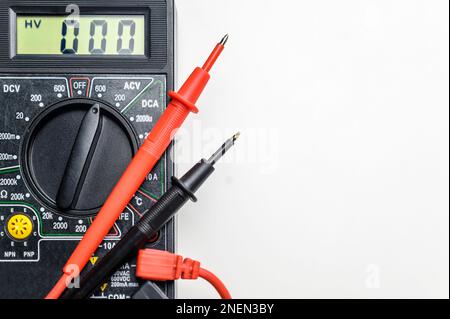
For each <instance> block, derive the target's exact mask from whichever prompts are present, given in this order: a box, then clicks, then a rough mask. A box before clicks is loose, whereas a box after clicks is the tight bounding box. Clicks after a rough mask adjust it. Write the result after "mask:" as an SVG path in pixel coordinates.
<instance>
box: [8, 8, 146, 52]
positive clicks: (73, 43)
mask: <svg viewBox="0 0 450 319" xmlns="http://www.w3.org/2000/svg"><path fill="white" fill-rule="evenodd" d="M145 38H146V37H145V16H144V15H127V16H119V15H89V16H80V17H78V18H70V17H67V16H17V18H16V54H17V55H55V56H58V55H59V56H67V57H70V56H76V55H80V56H105V55H107V56H117V57H122V56H127V55H128V56H144V55H145Z"/></svg>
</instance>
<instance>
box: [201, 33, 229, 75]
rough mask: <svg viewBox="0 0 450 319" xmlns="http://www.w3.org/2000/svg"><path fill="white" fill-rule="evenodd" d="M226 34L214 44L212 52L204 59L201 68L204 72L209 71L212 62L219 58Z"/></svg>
mask: <svg viewBox="0 0 450 319" xmlns="http://www.w3.org/2000/svg"><path fill="white" fill-rule="evenodd" d="M228 38H229V36H228V34H226V35H225V36H224V37H223V38H222V40H220V42H219V43H218V44H217V45H216V47H215V48H214V50H213V52H212V53H211V55H210V56H209V58H208V60H206V62H205V64H204V65H203V67H202V69H203V70H204V71H206V72H209V71H211V68H212V67H213V65H214V63H216V60H217V59H218V58H219V55H220V54H221V53H222V51H223V49H224V48H225V44H226V43H227V41H228Z"/></svg>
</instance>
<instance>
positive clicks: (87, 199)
mask: <svg viewBox="0 0 450 319" xmlns="http://www.w3.org/2000/svg"><path fill="white" fill-rule="evenodd" d="M137 147H138V146H137V140H136V134H135V133H134V130H133V128H132V127H131V125H130V124H129V123H128V122H127V121H126V120H125V119H124V118H123V117H122V115H121V114H120V113H118V112H117V111H115V110H114V109H113V108H112V107H110V106H108V105H106V104H104V103H102V102H99V101H95V100H91V99H74V100H66V101H63V102H60V103H57V104H55V105H53V106H51V107H49V108H48V109H47V110H46V111H44V112H43V113H41V114H40V115H38V116H37V117H36V118H35V119H34V120H33V122H32V123H31V125H30V127H29V128H28V130H27V132H26V134H25V136H24V141H23V144H22V156H21V167H22V170H23V175H24V177H25V181H26V183H27V184H28V186H29V188H30V190H31V192H32V193H33V194H34V195H35V197H37V199H38V200H40V201H41V202H42V203H43V204H44V205H46V206H48V207H50V208H52V209H55V210H57V211H59V212H61V213H65V214H67V215H71V216H86V215H93V214H95V213H96V212H97V211H98V210H99V209H100V207H101V206H102V205H103V203H104V201H105V200H106V198H107V196H108V195H109V193H110V192H111V191H112V189H113V188H114V185H115V184H116V183H117V181H118V180H119V178H120V176H121V175H122V173H123V172H124V171H125V169H126V167H127V166H128V164H129V162H130V161H131V159H132V158H133V156H134V154H135V152H136V150H137Z"/></svg>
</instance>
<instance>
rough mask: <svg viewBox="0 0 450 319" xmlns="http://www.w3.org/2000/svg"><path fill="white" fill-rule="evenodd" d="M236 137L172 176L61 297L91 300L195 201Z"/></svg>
mask: <svg viewBox="0 0 450 319" xmlns="http://www.w3.org/2000/svg"><path fill="white" fill-rule="evenodd" d="M239 135H240V134H239V133H237V134H235V135H234V136H233V137H232V138H230V139H228V140H227V141H226V142H225V143H224V144H223V145H222V146H221V147H220V148H219V149H218V150H217V152H215V153H214V154H213V155H212V156H211V157H210V158H209V159H208V160H205V159H202V160H201V161H200V162H199V163H197V164H196V165H195V166H194V167H192V168H191V169H190V170H189V171H188V172H187V173H186V174H185V175H184V176H183V177H181V178H180V179H177V178H176V177H172V184H173V186H172V187H171V188H170V189H169V190H168V191H167V192H166V193H165V194H164V195H163V196H162V197H161V198H160V199H159V201H158V202H157V203H156V204H155V205H153V206H152V208H150V209H149V210H147V211H146V212H145V213H144V215H143V216H142V218H141V220H140V221H139V222H138V223H137V224H136V225H135V226H133V227H132V228H131V229H130V230H129V232H128V233H127V234H126V235H125V237H124V238H123V239H122V240H120V241H119V242H118V243H117V244H116V246H114V248H113V249H112V250H111V251H110V252H109V253H108V254H106V255H105V256H104V257H103V258H102V259H101V260H100V261H99V262H98V263H97V265H96V266H95V267H94V268H93V269H92V270H91V271H90V272H88V273H87V274H86V275H84V276H81V280H80V288H79V289H77V288H72V289H66V292H65V293H64V294H63V295H62V296H61V298H62V299H83V298H88V297H90V296H91V295H92V294H93V293H94V292H95V290H96V289H97V288H98V287H99V286H100V285H101V284H102V283H103V282H104V281H105V280H106V279H107V278H109V277H110V276H111V275H112V274H113V273H114V272H115V271H116V270H117V269H118V268H119V267H120V266H121V265H122V264H123V263H124V262H125V261H126V260H127V259H128V258H129V257H131V256H133V255H136V253H137V252H138V250H139V249H140V248H142V247H143V246H144V244H145V243H147V242H148V241H149V240H150V239H151V238H152V237H153V236H154V235H155V234H156V233H157V232H158V231H159V230H160V229H161V228H162V227H163V226H164V225H165V224H166V223H167V222H168V221H169V220H170V219H172V217H173V216H174V215H175V214H176V213H177V212H178V210H179V209H180V208H181V207H183V206H184V204H186V202H187V201H188V200H189V199H190V200H192V201H193V202H196V201H197V198H196V197H195V195H194V193H195V192H197V190H198V189H199V188H200V187H201V186H202V185H203V183H204V182H205V181H206V180H207V179H208V178H209V176H210V175H211V174H212V173H213V172H214V164H216V163H217V161H219V160H220V158H221V157H222V156H223V155H224V154H225V153H226V152H227V151H228V150H229V149H230V148H231V147H232V146H233V145H234V143H235V142H236V140H237V138H238V137H239Z"/></svg>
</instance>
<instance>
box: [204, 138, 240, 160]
mask: <svg viewBox="0 0 450 319" xmlns="http://www.w3.org/2000/svg"><path fill="white" fill-rule="evenodd" d="M240 135H241V133H240V132H238V133H236V134H234V135H233V137H231V138H229V139H228V140H227V141H226V142H225V143H223V145H222V146H221V147H220V148H219V149H218V150H217V151H216V152H215V153H214V154H213V155H212V156H211V157H210V158H209V159H208V160H207V161H206V163H208V164H211V165H214V164H216V163H217V161H218V160H220V158H221V157H222V156H223V155H225V153H226V152H227V151H228V150H229V149H230V148H231V147H232V146H233V145H234V143H236V140H237V139H238V138H239V136H240Z"/></svg>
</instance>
